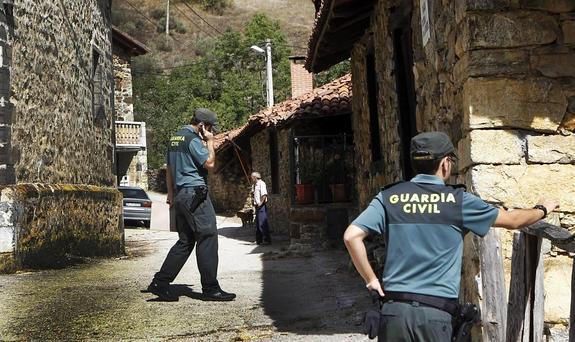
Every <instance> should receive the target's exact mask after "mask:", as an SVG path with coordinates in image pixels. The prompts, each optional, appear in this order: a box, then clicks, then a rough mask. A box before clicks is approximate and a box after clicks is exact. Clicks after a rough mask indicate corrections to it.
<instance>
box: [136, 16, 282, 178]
mask: <svg viewBox="0 0 575 342" xmlns="http://www.w3.org/2000/svg"><path fill="white" fill-rule="evenodd" d="M266 39H271V42H272V65H273V76H274V98H275V101H277V102H279V101H282V100H284V99H286V98H288V97H289V96H290V76H289V61H288V59H287V56H288V53H289V50H288V48H287V46H286V39H285V35H284V34H283V32H282V31H281V29H280V26H279V24H278V23H277V22H275V21H272V20H270V19H269V18H268V17H266V16H265V15H263V14H257V15H254V17H253V18H252V19H251V20H250V21H249V22H247V23H246V25H245V27H244V30H243V32H238V31H233V30H231V29H228V30H226V31H225V32H224V33H223V34H222V35H220V36H219V37H218V38H217V39H216V40H215V41H205V42H202V43H201V44H202V46H201V48H202V50H203V54H202V55H201V56H199V57H197V58H196V59H194V60H193V61H191V62H190V63H186V66H183V67H176V68H173V69H169V71H171V72H170V73H162V71H161V70H154V68H153V67H150V65H149V61H148V62H147V63H144V66H145V67H146V70H147V71H148V73H147V74H143V75H141V76H136V78H135V79H134V94H135V97H136V101H135V116H136V120H141V121H145V122H146V123H147V127H148V163H149V167H150V168H158V167H159V166H161V165H162V164H163V163H164V161H165V153H166V148H167V145H166V143H167V141H168V139H169V136H170V134H172V133H173V132H174V131H175V130H176V129H177V128H178V127H179V126H181V125H183V124H186V123H187V122H188V121H189V119H190V117H191V116H192V113H193V111H194V110H195V108H198V107H207V108H210V109H212V110H214V111H215V112H216V113H218V119H219V123H220V126H221V128H222V130H229V129H232V128H234V127H237V126H240V125H242V124H244V123H245V122H246V120H247V118H248V117H249V116H250V115H251V114H254V113H256V112H258V111H259V110H261V109H262V108H264V107H265V105H266V98H265V58H264V56H262V55H259V54H255V53H254V52H252V51H251V50H250V49H249V47H250V46H251V45H259V46H263V45H264V44H265V40H266ZM143 61H146V60H143ZM136 64H137V63H136ZM137 74H139V73H137Z"/></svg>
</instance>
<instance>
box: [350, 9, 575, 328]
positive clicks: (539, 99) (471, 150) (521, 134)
mask: <svg viewBox="0 0 575 342" xmlns="http://www.w3.org/2000/svg"><path fill="white" fill-rule="evenodd" d="M427 3H428V4H429V6H430V8H429V16H430V17H429V19H430V20H429V21H430V24H431V26H430V27H431V30H430V39H429V41H428V42H427V43H426V44H425V46H424V44H423V39H422V29H421V26H420V22H421V19H420V10H419V8H420V7H419V6H420V1H419V0H416V1H413V12H412V17H411V28H412V43H413V46H412V48H413V50H412V51H413V58H414V65H413V74H414V81H415V94H416V103H417V106H416V126H417V131H418V132H422V131H428V130H440V131H444V132H446V133H448V134H449V135H450V136H451V137H452V140H453V142H454V144H456V145H457V146H458V150H459V156H460V162H459V165H458V166H459V170H458V171H459V173H460V175H459V178H458V180H459V181H460V182H464V183H466V185H468V188H469V190H470V191H472V192H474V193H476V194H478V195H480V196H481V197H482V198H484V199H485V200H487V201H490V202H492V203H496V204H501V205H504V206H506V207H529V206H532V205H533V204H535V203H536V201H537V200H538V199H539V198H540V197H542V196H556V197H558V199H559V200H560V202H561V208H560V213H559V214H556V215H554V216H555V217H554V219H557V220H558V221H557V222H559V223H560V224H561V225H562V226H564V227H566V228H569V229H573V226H574V223H575V219H574V217H575V216H574V213H575V202H574V201H573V199H574V198H575V183H574V182H573V181H572V179H573V177H574V176H575V165H574V164H575V159H574V155H575V149H574V141H575V135H574V134H573V133H574V131H575V69H574V65H575V63H574V62H573V61H575V2H573V1H572V0H559V1H546V0H544V1H531V0H517V1H515V0H497V1H470V0H463V1H449V0H447V1H427ZM392 5H394V2H385V1H380V2H378V3H377V5H376V9H375V11H374V14H373V16H372V20H371V27H370V28H369V30H368V31H367V32H366V34H365V36H364V38H363V39H362V40H361V41H359V42H358V43H357V44H356V45H355V46H354V49H353V51H352V72H353V92H354V96H353V109H354V113H353V115H354V120H353V125H354V126H353V129H354V132H356V134H355V135H354V136H355V142H356V167H357V169H358V170H365V171H364V172H363V173H361V171H360V172H358V174H357V180H356V182H357V187H358V192H359V207H360V209H361V208H365V206H366V205H367V203H368V202H369V200H370V199H371V198H372V197H373V195H374V194H375V193H376V192H377V190H378V189H379V187H381V186H382V185H384V184H386V183H390V182H393V181H396V180H399V179H401V178H402V177H403V175H402V174H401V164H400V154H399V149H400V145H399V144H400V137H399V134H398V125H397V122H398V121H399V117H398V114H397V113H398V112H399V109H398V103H397V95H396V84H395V73H396V72H397V70H395V65H394V61H393V42H392V38H391V35H390V29H389V20H390V16H391V15H392V14H391V12H390V10H389V7H391V6H392ZM370 35H371V36H372V38H370ZM369 39H373V44H374V49H375V56H376V66H375V67H376V74H377V80H378V86H379V93H378V112H379V120H380V126H379V127H378V128H379V133H380V138H381V144H382V146H381V148H382V152H383V158H382V159H383V163H380V164H379V165H376V163H374V162H373V161H372V160H371V147H370V146H369V145H370V140H369V139H370V137H369V133H368V132H369V130H370V129H371V127H370V121H369V105H368V95H367V78H366V62H365V56H366V53H367V47H368V45H369ZM357 132H362V134H359V133H357ZM453 181H455V179H454V180H453ZM502 235H503V237H502V240H503V247H502V248H503V249H504V250H510V249H509V248H510V246H509V244H508V243H507V241H510V239H509V238H508V237H506V234H505V233H503V234H502ZM470 238H471V237H468V238H467V239H466V254H467V255H466V265H465V266H464V271H465V274H466V279H467V282H466V281H464V284H463V286H462V288H463V289H464V290H465V289H466V290H467V291H468V293H474V294H473V295H471V297H473V296H477V294H478V293H479V292H480V291H481V289H478V288H477V279H481V275H480V268H479V265H478V264H477V260H479V259H478V256H479V254H480V248H479V247H478V245H477V241H471V240H470ZM552 252H553V251H551V252H550V253H552ZM504 256H505V257H506V258H508V257H509V255H504ZM566 260H567V261H566V262H567V263H569V262H570V260H569V259H568V258H567V259H566ZM507 262H508V259H506V263H507ZM558 264H560V263H557V262H550V261H549V256H548V257H547V259H546V265H549V268H548V269H546V278H548V279H555V278H556V276H557V275H558V274H559V273H558V272H562V271H560V270H562V269H563V268H564V267H563V266H564V265H563V264H561V265H563V266H561V267H559V266H557V265H558ZM563 284H565V288H562V289H560V290H559V289H558V290H557V291H556V293H558V294H561V293H569V292H570V288H569V280H568V279H565V280H564V282H563ZM548 285H549V284H548V283H546V286H548ZM548 299H549V300H550V301H553V298H551V297H549V298H548ZM546 300H547V299H546ZM557 316H562V317H568V316H569V312H568V311H566V312H562V313H560V314H559V315H556V314H555V313H551V312H550V311H549V308H547V312H546V317H547V319H549V317H557Z"/></svg>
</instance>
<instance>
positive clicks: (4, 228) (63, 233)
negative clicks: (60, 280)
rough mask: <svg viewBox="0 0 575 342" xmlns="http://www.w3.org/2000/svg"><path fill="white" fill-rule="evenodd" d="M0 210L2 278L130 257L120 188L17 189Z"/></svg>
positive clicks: (6, 192)
mask: <svg viewBox="0 0 575 342" xmlns="http://www.w3.org/2000/svg"><path fill="white" fill-rule="evenodd" d="M0 208H1V209H2V210H0V211H1V213H2V214H1V215H0V273H1V272H9V271H13V270H15V269H19V268H29V267H54V266H58V265H62V264H64V263H65V262H66V260H67V258H68V257H70V256H112V255H121V254H123V252H124V238H123V235H124V234H123V225H122V224H121V218H122V216H121V211H122V195H121V194H120V192H119V191H117V190H116V189H114V188H102V187H96V186H87V185H41V184H20V185H14V186H9V187H5V188H3V189H2V190H1V194H0Z"/></svg>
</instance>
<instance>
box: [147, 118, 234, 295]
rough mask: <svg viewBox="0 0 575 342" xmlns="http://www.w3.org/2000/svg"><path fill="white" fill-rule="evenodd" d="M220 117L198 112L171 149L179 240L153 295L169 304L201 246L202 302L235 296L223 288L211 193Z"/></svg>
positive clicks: (170, 183) (171, 194)
mask: <svg viewBox="0 0 575 342" xmlns="http://www.w3.org/2000/svg"><path fill="white" fill-rule="evenodd" d="M212 132H217V116H216V113H214V112H212V111H210V110H209V109H206V108H199V109H197V110H196V111H195V113H194V116H193V118H192V120H191V123H190V125H186V126H183V127H182V128H181V129H180V130H179V131H177V132H176V133H175V134H174V135H173V136H172V137H171V138H170V142H169V146H168V155H167V170H166V183H167V187H168V198H167V203H168V204H169V205H170V207H171V206H175V211H176V225H177V230H178V235H179V240H178V242H176V244H175V245H174V246H173V247H172V248H171V249H170V251H169V253H168V256H167V257H166V260H165V261H164V263H163V265H162V267H161V269H160V271H159V272H158V273H156V274H155V275H154V279H153V280H152V283H151V284H150V285H149V286H148V291H149V292H152V293H153V294H155V295H157V296H158V297H159V298H160V299H161V300H164V301H177V300H178V297H177V296H176V295H174V294H173V292H171V291H170V288H169V284H170V283H171V282H173V281H174V279H175V278H176V276H177V275H178V273H179V272H180V270H181V269H182V267H183V266H184V264H185V263H186V261H187V260H188V257H189V256H190V254H191V253H192V250H193V249H194V246H196V257H197V262H198V269H199V271H200V275H201V283H202V292H203V297H202V299H203V300H211V301H230V300H233V299H234V298H235V297H236V295H235V294H233V293H227V292H225V291H223V290H222V289H221V288H220V286H219V283H218V280H217V275H218V232H217V226H216V214H215V211H214V207H213V206H212V202H211V200H210V197H209V194H208V188H207V175H208V171H209V170H212V169H213V168H214V166H215V152H214V134H213V133H212Z"/></svg>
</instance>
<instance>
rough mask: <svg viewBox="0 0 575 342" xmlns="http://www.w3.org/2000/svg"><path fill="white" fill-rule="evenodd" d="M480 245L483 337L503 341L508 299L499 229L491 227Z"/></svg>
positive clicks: (487, 339) (485, 339)
mask: <svg viewBox="0 0 575 342" xmlns="http://www.w3.org/2000/svg"><path fill="white" fill-rule="evenodd" d="M480 246H481V249H480V250H481V253H480V257H479V258H480V259H479V262H480V267H481V279H482V286H483V289H482V300H481V320H482V324H483V333H484V336H483V339H484V341H503V340H504V339H505V326H506V323H507V307H506V303H507V300H506V298H505V297H506V296H505V278H504V270H503V259H502V257H501V242H500V240H499V231H498V230H496V229H491V230H490V231H489V233H488V234H487V235H486V236H485V237H484V238H483V239H480Z"/></svg>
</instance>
